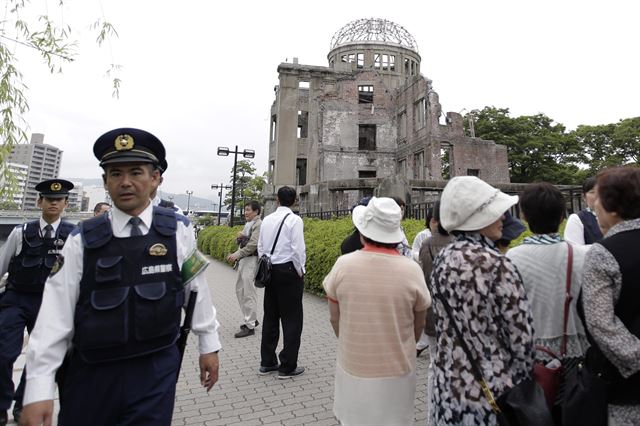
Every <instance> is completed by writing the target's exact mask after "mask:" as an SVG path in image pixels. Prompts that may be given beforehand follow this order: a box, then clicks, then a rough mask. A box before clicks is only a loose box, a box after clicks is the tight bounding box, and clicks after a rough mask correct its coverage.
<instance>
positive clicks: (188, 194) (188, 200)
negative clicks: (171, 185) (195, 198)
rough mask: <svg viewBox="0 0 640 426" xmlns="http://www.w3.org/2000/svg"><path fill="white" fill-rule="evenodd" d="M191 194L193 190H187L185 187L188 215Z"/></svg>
mask: <svg viewBox="0 0 640 426" xmlns="http://www.w3.org/2000/svg"><path fill="white" fill-rule="evenodd" d="M191 194H193V191H189V190H188V189H187V216H189V204H191Z"/></svg>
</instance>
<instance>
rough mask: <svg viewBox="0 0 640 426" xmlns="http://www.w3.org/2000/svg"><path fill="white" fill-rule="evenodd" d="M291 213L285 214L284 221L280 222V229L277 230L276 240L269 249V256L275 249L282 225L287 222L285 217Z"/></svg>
mask: <svg viewBox="0 0 640 426" xmlns="http://www.w3.org/2000/svg"><path fill="white" fill-rule="evenodd" d="M290 214H291V213H287V214H286V215H284V219H282V222H280V227H279V228H278V233H277V234H276V239H275V241H274V242H273V247H271V254H273V251H274V250H275V249H276V243H277V242H278V237H280V231H282V225H284V221H285V220H287V216H289V215H290Z"/></svg>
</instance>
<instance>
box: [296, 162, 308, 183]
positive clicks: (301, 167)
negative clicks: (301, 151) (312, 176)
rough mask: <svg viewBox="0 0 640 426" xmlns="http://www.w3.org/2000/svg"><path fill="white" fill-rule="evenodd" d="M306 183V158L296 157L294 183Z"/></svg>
mask: <svg viewBox="0 0 640 426" xmlns="http://www.w3.org/2000/svg"><path fill="white" fill-rule="evenodd" d="M306 184H307V159H306V158H298V159H297V160H296V185H306Z"/></svg>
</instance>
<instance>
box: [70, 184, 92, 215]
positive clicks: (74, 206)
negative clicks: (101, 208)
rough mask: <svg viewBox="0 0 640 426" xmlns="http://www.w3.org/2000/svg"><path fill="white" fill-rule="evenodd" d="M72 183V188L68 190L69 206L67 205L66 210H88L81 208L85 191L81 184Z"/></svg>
mask: <svg viewBox="0 0 640 426" xmlns="http://www.w3.org/2000/svg"><path fill="white" fill-rule="evenodd" d="M73 185H74V186H73V189H72V190H71V191H69V206H68V207H67V210H69V211H77V212H82V211H88V209H83V208H82V204H83V199H84V198H85V192H84V190H83V188H82V184H81V183H77V182H74V183H73ZM87 204H88V202H87Z"/></svg>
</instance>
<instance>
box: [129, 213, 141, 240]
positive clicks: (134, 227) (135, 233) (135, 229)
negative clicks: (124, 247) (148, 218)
mask: <svg viewBox="0 0 640 426" xmlns="http://www.w3.org/2000/svg"><path fill="white" fill-rule="evenodd" d="M141 222H142V219H140V218H139V217H137V216H134V217H132V218H131V219H129V223H130V224H131V236H132V237H139V236H140V235H142V231H141V230H140V227H139V226H138V225H140V223H141Z"/></svg>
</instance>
